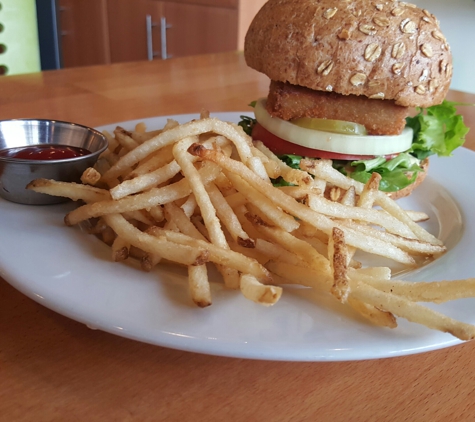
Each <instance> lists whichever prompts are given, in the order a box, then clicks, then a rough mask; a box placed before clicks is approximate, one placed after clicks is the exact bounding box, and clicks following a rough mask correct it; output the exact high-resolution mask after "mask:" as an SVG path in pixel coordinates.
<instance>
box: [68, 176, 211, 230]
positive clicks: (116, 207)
mask: <svg viewBox="0 0 475 422" xmlns="http://www.w3.org/2000/svg"><path fill="white" fill-rule="evenodd" d="M218 173H219V169H217V168H213V167H203V168H201V170H200V174H201V175H202V177H203V179H204V180H205V181H211V180H212V179H214V177H216V175H217V174H218ZM190 193H191V188H190V185H189V183H188V181H187V180H186V179H182V180H180V181H179V182H176V183H173V184H171V185H167V186H164V187H162V188H153V189H150V190H149V191H147V192H144V193H141V194H138V195H134V196H130V197H126V198H122V199H119V200H118V201H114V200H112V199H111V200H105V201H101V202H97V203H93V204H87V205H83V206H82V207H79V208H76V209H75V210H73V211H71V212H70V213H69V214H67V215H66V217H65V220H64V221H65V223H66V224H67V225H68V226H73V225H75V224H78V223H79V222H81V221H84V220H87V219H88V218H94V217H99V216H101V215H106V214H117V213H123V212H128V211H135V210H140V209H143V208H151V207H154V206H157V205H160V204H166V203H168V202H173V201H176V200H177V199H180V198H184V197H186V196H188V195H189V194H190ZM81 199H82V198H81Z"/></svg>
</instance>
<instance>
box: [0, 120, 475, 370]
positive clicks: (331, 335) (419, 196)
mask: <svg viewBox="0 0 475 422" xmlns="http://www.w3.org/2000/svg"><path fill="white" fill-rule="evenodd" d="M240 114H243V113H218V114H216V116H217V117H220V118H222V119H224V120H229V121H237V120H238V118H239V115H240ZM193 117H196V116H191V115H187V116H174V118H176V119H177V120H179V121H181V122H185V121H188V120H190V119H191V118H193ZM144 121H145V122H146V123H147V126H148V127H149V128H150V129H152V128H157V127H161V126H163V123H164V121H165V118H164V117H162V118H153V119H144ZM135 123H136V122H125V123H121V125H122V126H124V127H125V128H133V126H134V124H135ZM114 127H115V125H110V126H108V127H104V128H105V129H109V130H110V129H113V128H114ZM104 128H100V129H104ZM474 167H475V153H473V152H471V151H469V150H466V149H459V150H458V151H457V152H456V153H455V154H454V157H452V158H450V159H445V158H444V159H437V158H434V159H431V168H430V172H429V176H428V178H427V179H426V181H425V182H424V184H423V186H422V187H421V188H419V189H418V190H417V193H416V194H415V195H412V196H411V197H410V198H408V199H406V200H404V201H403V206H405V207H408V208H411V209H414V210H421V211H425V212H427V213H428V214H429V215H430V216H431V221H430V223H429V225H428V226H427V227H428V229H429V230H430V231H431V232H432V233H434V234H436V235H439V236H440V237H441V238H442V239H443V240H444V241H445V243H446V245H447V247H448V252H447V253H446V254H445V255H444V256H443V257H442V258H440V259H438V260H437V261H435V262H432V263H431V264H429V265H427V266H425V267H423V268H420V269H419V270H417V271H414V272H412V273H405V274H404V276H405V277H406V278H407V279H411V280H415V281H420V280H443V279H456V278H462V277H463V278H466V277H473V276H475V264H474V260H473V252H472V251H473V250H474V249H475V223H474V217H475V216H474V215H473V214H474V211H473V210H475V196H473V195H471V191H472V182H471V179H472V174H473V170H472V169H473V168H474ZM73 208H74V204H72V203H68V204H61V205H52V206H25V205H18V204H14V203H10V202H7V201H5V200H0V233H1V234H0V271H1V272H0V274H1V276H2V277H3V278H5V279H6V280H7V281H8V282H9V283H11V284H12V285H13V286H14V287H15V288H17V289H18V290H20V291H21V292H23V293H24V294H26V295H27V296H29V297H30V298H32V299H34V300H36V301H37V302H39V303H41V304H42V305H44V306H46V307H48V308H50V309H53V310H54V311H56V312H59V313H61V314H63V315H66V316H68V317H70V318H73V319H75V320H77V321H80V322H83V323H85V324H87V325H88V326H89V327H91V328H98V329H101V330H104V331H107V332H110V333H114V334H117V335H120V336H124V337H128V338H132V339H135V340H139V341H143V342H148V343H152V344H156V345H160V346H165V347H170V348H176V349H181V350H188V351H193V352H199V353H207V354H214V355H221V356H233V357H241V358H253V359H268V360H289V361H334V360H357V359H373V358H382V357H390V356H400V355H406V354H411V353H421V352H424V351H428V350H434V349H438V348H442V347H447V346H451V345H455V344H458V343H459V341H457V340H456V339H454V338H453V337H452V336H450V335H448V334H442V333H439V332H436V331H431V330H429V329H426V328H424V327H422V326H419V325H416V324H412V323H409V322H406V321H404V320H399V327H398V328H396V329H394V330H390V329H383V328H377V327H374V326H372V325H370V324H368V323H366V322H365V321H364V320H362V319H361V318H359V317H358V316H357V315H355V314H354V313H353V312H352V311H348V310H346V308H344V307H343V306H340V305H339V304H338V303H335V301H334V300H331V298H329V299H321V298H318V297H316V296H314V295H313V294H312V292H311V290H309V289H302V288H289V289H286V290H285V291H284V294H283V296H282V298H281V300H280V301H279V303H277V304H276V305H275V306H274V307H272V308H264V307H261V306H259V305H256V304H254V303H251V302H249V301H247V300H246V299H244V298H243V297H242V295H241V294H240V293H238V292H234V291H227V290H225V289H224V288H223V287H222V285H221V283H219V282H213V283H212V293H213V305H212V306H211V307H208V308H206V309H198V308H196V307H195V306H194V305H192V304H191V303H190V300H189V298H188V295H187V282H186V274H185V273H184V272H183V271H181V270H179V269H177V268H174V267H171V266H169V267H168V266H167V267H160V268H159V269H157V270H156V271H155V272H152V273H143V272H141V271H140V270H138V269H137V268H136V267H135V266H134V264H129V265H126V264H117V263H112V262H111V261H110V252H109V249H108V248H107V247H106V246H105V245H103V244H102V243H101V242H100V241H99V240H97V239H96V238H95V237H93V236H89V235H86V234H85V233H83V232H81V230H80V229H78V228H68V227H66V226H64V224H63V217H64V215H65V213H66V212H67V211H68V210H71V209H73ZM433 306H434V307H435V308H437V309H440V311H442V312H444V313H447V314H448V315H450V316H452V317H454V318H458V319H460V320H463V321H466V322H471V323H475V301H474V300H472V299H464V300H459V301H457V302H451V303H446V304H442V305H438V306H436V305H433Z"/></svg>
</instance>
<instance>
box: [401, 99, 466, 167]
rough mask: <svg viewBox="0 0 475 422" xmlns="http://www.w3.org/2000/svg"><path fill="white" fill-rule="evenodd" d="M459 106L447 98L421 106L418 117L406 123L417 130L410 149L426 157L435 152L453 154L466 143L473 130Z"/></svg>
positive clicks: (411, 118)
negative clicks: (436, 103)
mask: <svg viewBox="0 0 475 422" xmlns="http://www.w3.org/2000/svg"><path fill="white" fill-rule="evenodd" d="M457 105H459V104H457V103H454V102H451V101H444V102H443V103H442V104H439V105H436V106H432V107H429V108H427V109H419V113H418V114H417V115H416V116H414V117H408V118H407V119H406V123H407V126H409V127H411V128H412V129H413V130H414V138H413V144H412V146H411V148H410V149H409V150H408V151H407V152H410V153H411V154H412V155H414V156H415V157H417V158H418V159H420V160H422V159H424V158H426V157H429V156H430V155H433V154H437V155H439V156H443V157H447V156H450V155H452V151H453V150H454V149H456V148H458V147H460V146H462V145H463V143H464V142H465V135H466V134H467V133H468V131H469V129H468V127H467V126H465V124H464V123H463V117H462V116H460V115H458V114H457V109H456V106H457Z"/></svg>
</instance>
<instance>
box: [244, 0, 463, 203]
mask: <svg viewBox="0 0 475 422" xmlns="http://www.w3.org/2000/svg"><path fill="white" fill-rule="evenodd" d="M244 55H245V59H246V63H247V64H248V66H250V67H251V68H253V69H255V70H257V71H259V72H262V73H264V74H266V75H267V76H268V77H269V78H270V80H271V81H270V89H269V94H268V96H267V98H264V99H259V100H258V101H256V102H255V103H253V104H252V105H253V106H254V107H255V110H254V111H255V117H256V119H255V120H252V121H249V120H248V121H247V122H243V123H242V125H243V126H244V127H246V129H248V130H249V132H250V133H252V137H253V139H254V140H260V141H262V142H263V143H264V144H265V145H266V146H267V147H268V148H269V149H270V150H271V151H273V152H274V153H275V154H277V155H278V156H279V157H280V158H281V159H283V160H284V161H287V162H288V163H289V164H291V165H295V166H298V163H299V162H300V158H301V157H310V158H315V159H331V160H332V162H333V166H334V167H335V168H337V169H339V170H340V171H341V172H343V173H345V174H347V175H348V176H349V177H352V178H354V179H356V180H359V181H361V182H363V183H364V182H366V181H367V180H369V178H370V177H371V174H372V173H373V172H378V173H380V174H381V176H382V179H381V182H380V189H381V190H383V191H386V192H388V193H389V194H391V195H392V196H393V197H394V198H400V197H403V196H407V195H409V194H410V193H411V192H412V190H413V189H414V188H415V187H416V186H417V185H418V184H420V183H421V182H422V180H423V179H424V177H425V175H426V170H427V167H428V157H429V156H430V155H433V154H438V155H441V156H449V155H451V153H452V151H453V150H454V149H455V148H457V147H459V146H461V145H462V144H463V142H464V137H465V135H466V133H467V132H468V129H467V127H466V126H465V125H464V123H463V118H462V117H461V116H460V115H457V112H456V108H455V105H456V104H454V103H451V102H448V101H445V100H444V99H445V96H446V94H447V92H448V90H449V86H450V81H451V77H452V56H451V52H450V47H449V45H448V43H447V40H446V38H445V37H444V35H443V34H442V32H441V31H440V28H439V22H438V20H437V19H436V18H435V16H433V15H432V14H431V13H430V12H429V11H427V10H425V9H424V10H423V9H420V8H418V7H416V6H415V5H413V4H410V3H405V2H398V1H371V0H269V1H268V2H267V3H266V4H265V5H264V6H263V7H262V8H261V9H260V11H259V12H258V13H257V15H256V16H255V18H254V19H253V21H252V23H251V25H250V27H249V30H248V32H247V34H246V38H245V48H244Z"/></svg>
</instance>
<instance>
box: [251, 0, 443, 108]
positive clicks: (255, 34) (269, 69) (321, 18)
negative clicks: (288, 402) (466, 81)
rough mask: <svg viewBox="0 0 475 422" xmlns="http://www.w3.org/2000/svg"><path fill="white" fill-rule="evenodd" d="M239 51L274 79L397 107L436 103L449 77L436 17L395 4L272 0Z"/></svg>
mask: <svg viewBox="0 0 475 422" xmlns="http://www.w3.org/2000/svg"><path fill="white" fill-rule="evenodd" d="M244 53H245V58H246V62H247V64H248V65H249V66H250V67H252V68H254V69H256V70H257V71H259V72H262V73H264V74H266V75H267V76H269V78H271V79H272V80H276V81H282V82H289V83H291V84H293V85H300V86H305V87H307V88H311V89H314V90H319V91H334V92H337V93H339V94H343V95H349V94H354V95H364V96H366V97H369V98H374V99H389V100H395V102H396V104H398V105H402V106H411V107H429V106H432V105H435V104H440V103H441V102H442V101H443V100H444V98H445V96H446V94H447V91H448V90H449V86H450V80H451V77H452V55H451V52H450V47H449V45H448V44H447V41H446V39H445V37H444V35H443V34H442V32H441V31H440V28H439V22H438V21H437V19H436V18H435V16H433V15H432V14H431V13H430V12H428V11H427V10H423V9H419V8H418V7H416V6H415V5H413V4H410V3H404V2H398V1H370V0H348V1H347V0H269V1H268V2H267V3H266V4H265V5H264V6H263V7H262V9H261V10H260V11H259V12H258V13H257V15H256V16H255V18H254V20H253V21H252V23H251V25H250V27H249V30H248V32H247V34H246V39H245V47H244Z"/></svg>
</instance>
